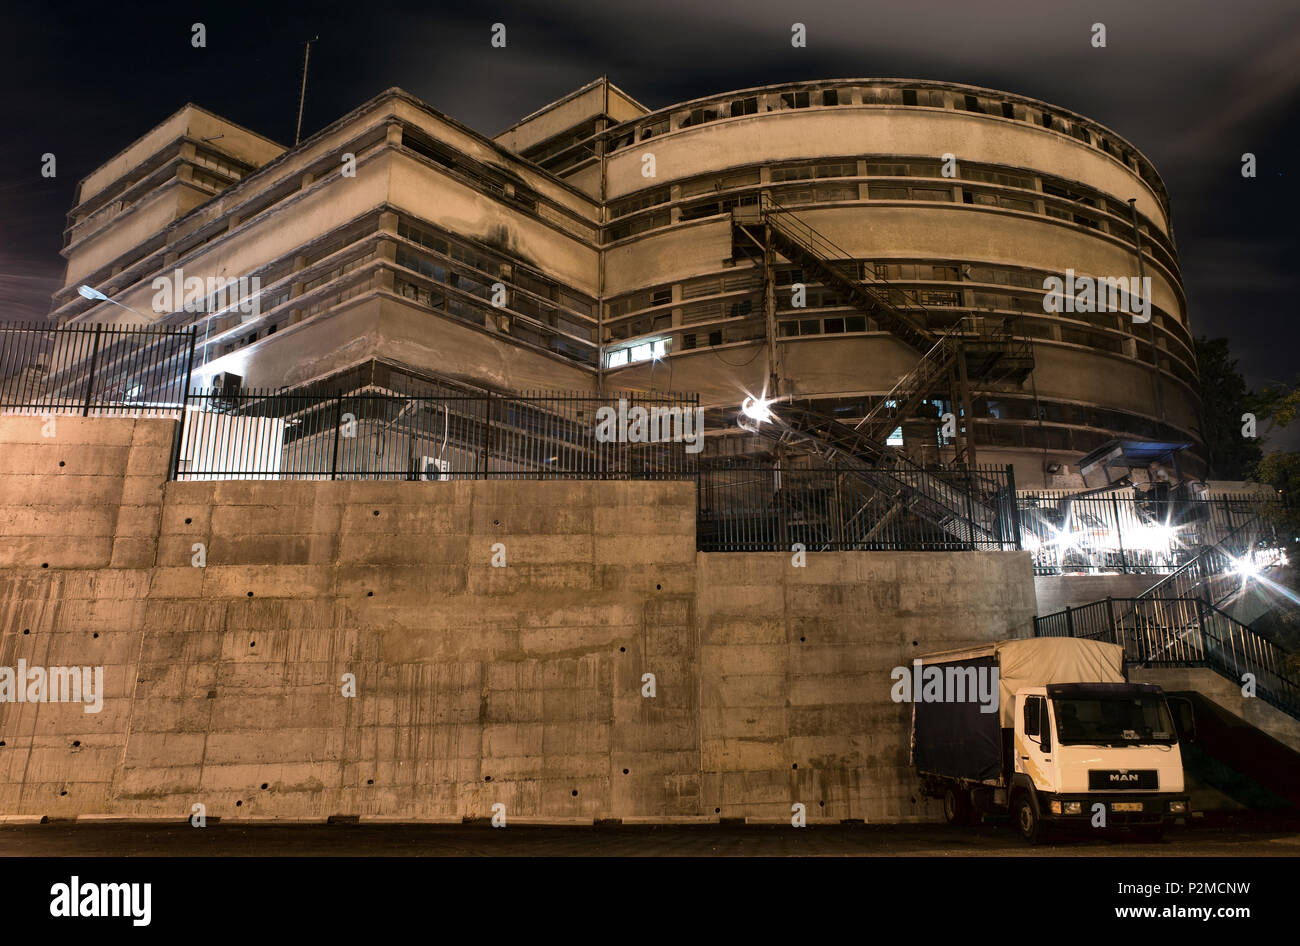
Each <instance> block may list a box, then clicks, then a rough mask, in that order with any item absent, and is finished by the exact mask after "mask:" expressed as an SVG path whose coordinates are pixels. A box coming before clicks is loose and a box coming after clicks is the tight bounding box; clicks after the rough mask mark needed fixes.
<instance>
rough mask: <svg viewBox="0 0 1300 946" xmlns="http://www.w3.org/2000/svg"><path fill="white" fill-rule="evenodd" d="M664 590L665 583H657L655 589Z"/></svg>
mask: <svg viewBox="0 0 1300 946" xmlns="http://www.w3.org/2000/svg"><path fill="white" fill-rule="evenodd" d="M663 590H664V586H663V585H655V591H663Z"/></svg>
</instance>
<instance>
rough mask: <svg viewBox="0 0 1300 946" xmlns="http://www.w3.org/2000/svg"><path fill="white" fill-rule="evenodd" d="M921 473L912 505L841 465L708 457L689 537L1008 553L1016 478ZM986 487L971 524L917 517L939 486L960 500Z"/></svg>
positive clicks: (765, 545) (726, 545)
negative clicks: (988, 491)
mask: <svg viewBox="0 0 1300 946" xmlns="http://www.w3.org/2000/svg"><path fill="white" fill-rule="evenodd" d="M924 472H925V474H926V477H925V478H924V479H919V480H918V481H917V482H916V483H913V484H911V486H910V490H911V492H910V494H909V496H910V500H909V501H907V502H901V501H899V499H898V496H897V495H896V494H895V493H893V492H889V491H884V490H880V489H877V488H874V487H873V485H872V484H871V483H870V482H869V481H867V480H864V479H863V478H862V477H861V476H860V475H859V474H858V473H857V472H856V471H854V470H846V469H844V468H842V467H832V466H825V465H807V464H801V463H798V462H797V461H794V460H787V461H785V462H784V463H779V464H778V463H772V462H760V461H755V460H749V459H735V460H714V461H710V462H708V463H707V464H706V465H704V466H702V467H701V468H700V471H699V501H698V509H699V512H698V526H697V537H698V544H699V548H700V550H701V551H705V552H756V551H790V550H791V548H792V546H794V545H795V544H800V545H802V546H803V547H804V548H805V549H806V550H807V551H857V550H886V551H908V550H912V551H969V550H996V551H1010V550H1014V549H1016V548H1018V547H1019V542H1018V539H1019V532H1018V529H1017V526H1016V509H1015V502H1014V501H1013V500H1012V499H1011V497H1012V496H1013V495H1014V481H1013V480H1012V479H1011V472H1010V468H1009V467H981V468H977V469H972V470H964V469H952V468H946V467H934V468H924ZM976 478H978V480H979V481H980V484H981V485H986V484H987V483H988V482H990V481H996V482H1000V483H1001V484H1002V486H1003V488H1002V490H1001V492H1000V493H999V494H998V498H997V499H995V501H994V502H993V504H992V506H991V509H992V512H993V523H994V524H993V526H992V528H990V523H989V521H988V519H987V513H988V512H989V510H990V507H989V506H979V512H980V514H981V516H982V517H983V518H981V519H980V521H979V522H976V521H974V519H973V518H971V517H973V516H975V515H976V509H975V504H973V503H972V504H971V508H969V509H967V511H966V512H965V513H963V514H962V515H963V516H964V517H965V518H962V519H960V520H959V521H958V522H956V523H953V522H948V523H945V524H940V523H938V522H936V521H935V520H934V518H933V517H929V516H924V515H919V514H918V512H917V508H916V507H917V506H918V505H924V504H925V497H923V496H921V495H920V494H921V493H924V491H926V490H930V489H940V488H941V487H940V485H939V484H942V489H943V491H944V492H945V495H944V497H943V498H944V500H945V501H947V500H948V499H949V498H950V495H949V493H950V491H957V492H960V493H961V494H962V495H965V496H967V497H969V496H970V494H971V492H972V491H974V490H975V489H976V488H977V485H976V484H975V483H974V482H972V480H974V479H976Z"/></svg>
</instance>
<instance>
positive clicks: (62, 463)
mask: <svg viewBox="0 0 1300 946" xmlns="http://www.w3.org/2000/svg"><path fill="white" fill-rule="evenodd" d="M59 466H67V464H66V463H64V462H63V461H62V460H60V461H59Z"/></svg>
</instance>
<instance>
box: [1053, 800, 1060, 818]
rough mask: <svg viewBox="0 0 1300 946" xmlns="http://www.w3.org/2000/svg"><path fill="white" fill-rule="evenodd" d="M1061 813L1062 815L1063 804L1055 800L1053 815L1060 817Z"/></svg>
mask: <svg viewBox="0 0 1300 946" xmlns="http://www.w3.org/2000/svg"><path fill="white" fill-rule="evenodd" d="M1060 813H1061V803H1060V802H1059V801H1057V800H1055V799H1053V800H1052V814H1054V815H1059V814H1060Z"/></svg>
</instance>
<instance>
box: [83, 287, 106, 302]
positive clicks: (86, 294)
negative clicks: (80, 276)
mask: <svg viewBox="0 0 1300 946" xmlns="http://www.w3.org/2000/svg"><path fill="white" fill-rule="evenodd" d="M77 292H79V293H81V295H82V297H83V298H86V299H97V300H99V301H100V302H112V301H113V300H112V299H110V298H109V297H108V296H106V295H104V294H103V293H102V292H100V291H99V290H98V289H92V288H91V287H90V286H78V287H77Z"/></svg>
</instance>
